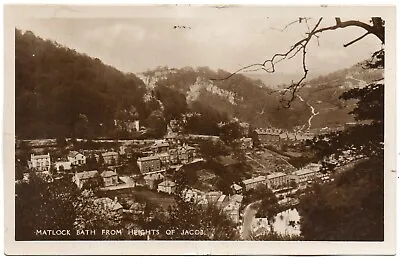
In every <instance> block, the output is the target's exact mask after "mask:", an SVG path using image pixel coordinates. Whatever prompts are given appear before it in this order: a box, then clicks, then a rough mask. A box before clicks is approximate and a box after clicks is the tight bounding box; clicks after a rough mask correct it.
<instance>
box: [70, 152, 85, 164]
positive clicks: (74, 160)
mask: <svg viewBox="0 0 400 259" xmlns="http://www.w3.org/2000/svg"><path fill="white" fill-rule="evenodd" d="M67 159H68V161H69V162H70V163H71V165H75V166H79V165H84V164H86V156H84V155H83V154H81V153H79V152H78V151H70V152H69V153H68V156H67Z"/></svg>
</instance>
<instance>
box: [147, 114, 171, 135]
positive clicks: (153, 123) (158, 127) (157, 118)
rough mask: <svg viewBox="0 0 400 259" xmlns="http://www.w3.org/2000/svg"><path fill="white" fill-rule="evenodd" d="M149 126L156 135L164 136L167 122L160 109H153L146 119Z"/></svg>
mask: <svg viewBox="0 0 400 259" xmlns="http://www.w3.org/2000/svg"><path fill="white" fill-rule="evenodd" d="M146 124H147V126H148V127H149V128H150V129H151V131H152V133H153V135H154V137H162V136H164V135H165V132H166V130H167V124H166V122H165V119H164V116H163V114H162V112H161V111H160V110H156V111H153V112H152V113H151V114H150V116H149V117H148V118H147V119H146Z"/></svg>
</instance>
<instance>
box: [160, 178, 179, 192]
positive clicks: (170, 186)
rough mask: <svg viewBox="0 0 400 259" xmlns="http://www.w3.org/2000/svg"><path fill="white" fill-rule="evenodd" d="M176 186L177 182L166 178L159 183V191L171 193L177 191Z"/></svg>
mask: <svg viewBox="0 0 400 259" xmlns="http://www.w3.org/2000/svg"><path fill="white" fill-rule="evenodd" d="M175 188H176V183H174V182H172V181H169V180H165V181H163V182H161V183H160V184H159V185H158V188H157V191H159V192H165V193H168V194H171V193H174V192H175Z"/></svg>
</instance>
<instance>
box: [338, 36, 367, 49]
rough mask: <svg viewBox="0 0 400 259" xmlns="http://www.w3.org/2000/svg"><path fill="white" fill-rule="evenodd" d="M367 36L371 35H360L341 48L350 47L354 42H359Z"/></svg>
mask: <svg viewBox="0 0 400 259" xmlns="http://www.w3.org/2000/svg"><path fill="white" fill-rule="evenodd" d="M368 34H371V33H370V32H366V33H365V34H363V35H361V36H360V37H358V38H357V39H354V40H352V41H350V42H349V43H346V44H344V45H343V47H345V48H346V47H348V46H350V45H351V44H353V43H356V42H357V41H359V40H362V39H363V38H364V37H365V36H367V35H368Z"/></svg>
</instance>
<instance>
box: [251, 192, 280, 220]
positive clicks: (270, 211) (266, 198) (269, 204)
mask: <svg viewBox="0 0 400 259" xmlns="http://www.w3.org/2000/svg"><path fill="white" fill-rule="evenodd" d="M256 192H258V195H260V197H261V203H260V205H259V208H258V211H257V214H256V217H259V218H263V217H266V218H267V219H268V222H269V223H271V222H272V220H273V219H274V217H275V215H276V214H277V213H278V212H279V204H278V199H277V198H276V196H275V194H274V193H273V192H272V190H271V189H269V188H267V187H265V186H260V187H259V188H258V189H257V190H256Z"/></svg>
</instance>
